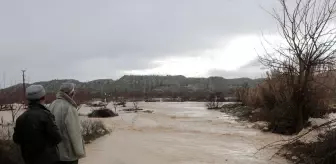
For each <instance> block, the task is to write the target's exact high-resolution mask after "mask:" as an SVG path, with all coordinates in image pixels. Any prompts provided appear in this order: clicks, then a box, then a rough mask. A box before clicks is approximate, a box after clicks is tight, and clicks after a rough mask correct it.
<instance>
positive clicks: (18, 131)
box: [13, 85, 61, 164]
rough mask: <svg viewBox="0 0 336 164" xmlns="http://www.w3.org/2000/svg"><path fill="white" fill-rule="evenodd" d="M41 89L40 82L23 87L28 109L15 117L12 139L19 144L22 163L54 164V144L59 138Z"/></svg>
mask: <svg viewBox="0 0 336 164" xmlns="http://www.w3.org/2000/svg"><path fill="white" fill-rule="evenodd" d="M45 94H46V92H45V90H44V88H43V86H41V85H31V86H29V87H28V88H27V89H26V98H27V100H28V101H29V106H28V110H27V111H25V112H24V113H23V114H22V115H21V116H20V117H19V118H18V119H17V120H16V125H15V128H14V135H13V140H14V142H15V143H17V144H18V145H20V147H21V152H22V157H23V159H24V161H25V163H26V164H56V163H58V162H59V154H58V151H57V144H58V143H60V141H61V135H60V133H59V129H58V128H57V126H56V124H55V118H54V116H53V115H52V114H51V113H50V111H49V110H48V109H47V108H46V107H45V106H44V100H45Z"/></svg>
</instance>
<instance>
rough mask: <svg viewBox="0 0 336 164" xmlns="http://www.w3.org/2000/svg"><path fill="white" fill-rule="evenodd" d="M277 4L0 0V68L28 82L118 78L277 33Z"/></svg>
mask: <svg viewBox="0 0 336 164" xmlns="http://www.w3.org/2000/svg"><path fill="white" fill-rule="evenodd" d="M275 3H276V1H275V0H273V1H272V0H207V1H205V0H169V1H163V0H162V1H160V0H141V1H139V0H123V1H112V0H96V1H92V0H72V1H69V0H57V1H46V0H30V1H24V0H18V1H6V0H0V21H1V26H0V55H1V56H0V57H1V61H0V71H4V72H6V75H7V76H8V77H7V79H9V78H11V79H17V78H18V79H19V78H20V75H19V71H20V69H22V68H27V69H28V72H27V73H28V74H29V76H30V78H31V79H32V81H37V80H49V79H53V78H76V79H79V80H90V79H92V78H97V77H102V78H103V77H114V78H115V77H116V76H119V74H118V72H120V70H133V69H145V68H151V67H153V66H152V65H151V64H150V61H153V60H155V59H158V58H163V57H167V56H170V55H174V54H183V53H186V52H190V51H197V50H204V49H209V48H212V47H214V46H215V44H216V42H218V41H219V40H221V39H223V38H226V39H229V38H230V37H232V36H235V35H243V34H249V33H259V32H260V31H263V30H265V29H266V30H267V29H274V24H272V22H273V21H272V18H271V17H270V16H269V15H268V14H266V12H265V11H263V10H262V9H261V7H260V6H263V7H264V8H270V7H272V6H274V5H275Z"/></svg>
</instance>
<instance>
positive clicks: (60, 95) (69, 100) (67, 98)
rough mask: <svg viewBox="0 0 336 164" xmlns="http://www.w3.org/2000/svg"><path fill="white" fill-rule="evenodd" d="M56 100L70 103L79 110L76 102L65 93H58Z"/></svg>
mask: <svg viewBox="0 0 336 164" xmlns="http://www.w3.org/2000/svg"><path fill="white" fill-rule="evenodd" d="M56 98H57V99H63V100H65V101H67V102H69V103H70V104H71V105H72V106H74V107H75V108H77V104H76V102H75V101H74V100H73V99H72V98H71V97H70V96H68V95H67V94H66V93H64V92H58V93H57V95H56Z"/></svg>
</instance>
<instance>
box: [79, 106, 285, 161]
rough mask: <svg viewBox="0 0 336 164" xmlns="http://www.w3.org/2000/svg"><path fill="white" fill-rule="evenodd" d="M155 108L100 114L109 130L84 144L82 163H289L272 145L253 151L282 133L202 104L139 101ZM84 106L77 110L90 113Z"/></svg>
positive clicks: (274, 139)
mask: <svg viewBox="0 0 336 164" xmlns="http://www.w3.org/2000/svg"><path fill="white" fill-rule="evenodd" d="M139 105H140V107H141V108H143V109H145V110H153V111H154V113H152V114H148V113H123V112H121V111H120V112H119V114H120V116H119V117H116V118H110V119H104V122H105V123H106V124H107V125H108V126H109V127H110V128H111V129H113V132H112V133H111V135H108V136H105V137H102V138H100V139H98V140H96V141H95V142H93V143H91V144H89V145H87V157H86V158H85V159H82V160H81V163H82V164H94V163H99V164H111V163H113V164H158V163H160V164H216V163H218V164H223V163H226V164H234V163H237V164H239V163H243V164H272V163H287V162H286V161H285V160H283V159H280V158H279V157H274V158H273V159H272V160H269V159H270V157H271V156H272V155H273V153H274V150H269V149H268V150H264V151H261V152H260V153H257V154H255V152H256V151H257V149H258V148H260V147H262V146H263V145H266V144H268V143H270V142H273V141H276V140H279V139H281V137H280V136H278V135H274V134H269V133H262V132H260V131H258V130H255V129H251V128H248V123H245V124H244V123H238V122H236V121H234V119H233V118H231V117H229V116H227V115H225V114H223V113H219V112H216V111H208V110H206V109H205V107H204V103H194V102H190V103H161V102H157V103H140V104H139ZM89 110H90V109H89V108H82V109H81V110H80V111H81V113H87V112H89Z"/></svg>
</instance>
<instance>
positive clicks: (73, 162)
mask: <svg viewBox="0 0 336 164" xmlns="http://www.w3.org/2000/svg"><path fill="white" fill-rule="evenodd" d="M58 164H78V160H76V161H59V162H58Z"/></svg>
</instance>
